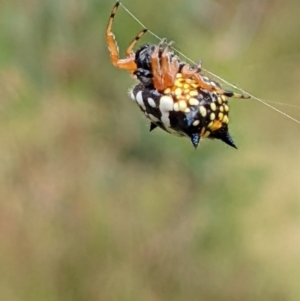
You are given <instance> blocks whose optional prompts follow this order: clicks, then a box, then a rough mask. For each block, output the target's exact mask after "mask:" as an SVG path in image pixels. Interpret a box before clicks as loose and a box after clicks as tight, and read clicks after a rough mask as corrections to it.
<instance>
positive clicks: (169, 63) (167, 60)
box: [161, 42, 179, 88]
mask: <svg viewBox="0 0 300 301" xmlns="http://www.w3.org/2000/svg"><path fill="white" fill-rule="evenodd" d="M172 44H173V42H170V43H168V45H167V47H166V48H165V49H164V51H163V52H162V55H161V69H162V81H163V85H164V88H167V87H172V86H173V85H174V82H175V78H176V74H177V72H178V67H179V64H178V60H177V59H176V58H175V57H173V58H171V57H170V54H169V51H170V48H169V47H170V46H171V45H172Z"/></svg>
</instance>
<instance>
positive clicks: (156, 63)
mask: <svg viewBox="0 0 300 301" xmlns="http://www.w3.org/2000/svg"><path fill="white" fill-rule="evenodd" d="M165 42H166V40H165V39H162V40H161V41H160V42H159V44H158V45H157V46H155V49H154V51H153V53H152V55H151V68H152V73H153V83H154V87H155V88H156V90H158V91H161V90H164V88H165V87H164V83H163V78H162V75H163V74H162V70H161V66H160V58H159V49H160V46H161V45H162V44H164V43H165Z"/></svg>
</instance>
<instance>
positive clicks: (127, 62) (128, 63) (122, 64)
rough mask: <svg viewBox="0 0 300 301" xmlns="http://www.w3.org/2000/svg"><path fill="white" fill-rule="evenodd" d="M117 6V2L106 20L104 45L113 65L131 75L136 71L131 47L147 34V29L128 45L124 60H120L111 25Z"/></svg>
mask: <svg viewBox="0 0 300 301" xmlns="http://www.w3.org/2000/svg"><path fill="white" fill-rule="evenodd" d="M119 5H120V2H117V3H116V4H115V6H114V7H113V9H112V12H111V14H110V18H109V20H108V24H107V28H106V43H107V46H108V50H109V54H110V59H111V62H112V63H113V65H114V66H115V67H117V68H120V69H127V70H129V71H130V73H133V72H134V71H135V70H136V63H135V62H134V60H135V54H134V52H133V47H134V46H135V44H136V43H137V41H138V40H139V39H140V38H141V37H142V36H143V35H144V34H145V33H146V32H147V29H143V30H142V31H141V32H140V33H139V34H138V35H137V36H136V37H135V38H134V40H133V41H132V42H131V43H130V45H129V46H128V48H127V50H126V58H124V59H120V58H119V47H118V45H117V42H116V38H115V35H114V34H113V33H112V24H113V20H114V17H115V14H116V12H117V9H118V7H119Z"/></svg>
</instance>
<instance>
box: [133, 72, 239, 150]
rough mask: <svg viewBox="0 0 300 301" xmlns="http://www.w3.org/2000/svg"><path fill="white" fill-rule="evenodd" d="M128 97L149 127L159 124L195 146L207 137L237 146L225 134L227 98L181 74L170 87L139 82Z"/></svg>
mask: <svg viewBox="0 0 300 301" xmlns="http://www.w3.org/2000/svg"><path fill="white" fill-rule="evenodd" d="M207 80H208V79H207ZM130 96H131V98H132V99H133V100H134V101H135V102H136V103H137V104H138V106H139V107H140V109H141V110H142V112H143V113H144V114H145V116H146V117H147V118H148V119H149V120H150V121H151V127H150V130H153V129H154V128H155V127H160V128H162V129H163V130H165V131H166V132H168V133H171V134H175V135H177V136H188V137H190V139H191V141H192V143H193V145H194V146H195V147H197V146H198V144H199V141H200V139H201V138H206V137H208V138H212V139H214V138H215V139H220V140H222V141H224V142H225V143H227V144H229V145H230V146H233V147H236V146H235V144H234V142H233V140H232V138H231V137H230V135H229V133H228V122H229V118H228V113H229V106H228V103H227V98H226V97H225V96H223V95H218V94H217V93H215V92H208V91H204V90H202V89H200V88H199V87H198V85H197V83H196V82H195V81H194V80H192V79H189V78H187V79H185V78H183V77H182V75H181V74H180V73H178V74H177V76H176V81H175V83H174V85H173V86H172V87H171V88H167V89H165V90H164V91H162V92H158V91H157V90H156V89H152V88H149V87H145V86H144V85H143V84H138V85H136V86H135V87H134V88H133V89H132V91H130Z"/></svg>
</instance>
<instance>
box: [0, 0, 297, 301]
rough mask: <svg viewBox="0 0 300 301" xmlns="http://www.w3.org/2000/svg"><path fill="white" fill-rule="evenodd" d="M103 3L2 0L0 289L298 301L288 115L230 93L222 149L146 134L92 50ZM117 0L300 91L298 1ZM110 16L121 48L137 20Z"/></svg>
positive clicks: (66, 299)
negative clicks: (230, 142)
mask: <svg viewBox="0 0 300 301" xmlns="http://www.w3.org/2000/svg"><path fill="white" fill-rule="evenodd" d="M113 4H114V2H113V1H109V0H86V1H75V0H63V1H62V0H26V1H24V0H22V1H21V0H19V1H17V0H15V1H8V0H7V1H2V4H1V10H0V21H1V26H0V95H1V97H0V124H1V127H0V266H1V272H0V296H1V298H0V299H1V300H7V301H27V300H28V301H32V300H43V301H48V300H49V301H59V300H63V301H71V300H72V301H76V300H78V301H79V300H89V301H92V300H109V301H123V300H130V301H134V300H137V301H140V300H143V301H159V300H164V301H167V300H172V301H177V300H178V301H179V300H184V301H186V300H197V301H199V300H205V301H210V300H211V301H227V300H228V301H235V300H243V301H252V300H255V301H260V300H261V301H275V300H280V301H284V300H289V301H298V300H299V299H300V288H299V279H300V269H299V265H300V234H299V233H300V185H299V182H300V181H299V180H300V172H299V163H300V158H299V147H300V140H299V137H300V126H299V125H298V124H296V123H293V122H291V121H290V120H288V119H286V118H284V117H282V116H280V115H278V114H276V113H275V112H274V111H272V110H270V109H269V108H267V107H265V106H263V105H261V104H259V103H258V102H256V101H254V100H252V101H241V100H232V101H231V107H232V111H231V132H232V135H233V136H234V138H235V140H236V143H237V145H238V146H239V150H238V151H236V150H234V149H231V148H229V147H226V146H225V145H223V144H222V143H220V142H218V141H216V142H213V141H205V142H203V143H201V146H200V148H199V149H198V150H197V151H195V150H194V149H193V147H192V145H191V143H190V142H189V141H188V139H180V138H176V137H172V136H171V135H167V134H166V133H163V132H162V131H160V130H157V131H154V132H153V133H151V134H150V133H149V132H148V122H147V121H146V120H145V118H144V117H143V116H142V115H141V113H140V112H139V110H138V108H137V107H135V106H134V104H133V103H132V102H131V101H130V100H129V98H128V96H127V89H128V88H129V87H130V86H131V85H133V84H134V80H132V79H131V78H130V77H129V76H128V74H127V73H126V72H125V71H120V70H117V69H115V68H114V67H113V66H112V65H111V63H110V61H109V58H108V51H107V48H106V45H105V38H104V30H105V26H106V23H107V18H108V16H109V14H110V10H111V8H112V6H113ZM124 4H125V5H126V6H127V7H128V8H129V9H130V10H131V11H132V12H133V13H134V14H135V15H136V16H137V17H138V18H140V19H141V20H142V21H143V22H144V23H145V24H146V25H147V26H149V28H150V29H151V30H152V31H154V32H155V33H157V34H158V35H159V36H162V37H167V38H168V39H170V40H174V41H175V42H176V47H177V48H178V49H180V50H181V51H183V52H184V53H185V54H186V55H188V56H189V57H190V58H192V59H194V60H198V59H199V58H201V59H202V60H203V64H204V67H205V68H206V69H208V70H211V71H213V72H215V73H216V74H218V75H220V76H222V77H224V78H226V79H227V80H229V81H231V82H233V83H238V84H239V85H241V86H242V87H243V88H244V89H246V90H247V91H250V92H251V93H253V94H255V95H257V96H259V97H261V98H263V99H269V100H272V101H277V102H283V103H288V104H294V105H298V106H299V105H300V101H299V99H300V85H299V78H300V68H299V62H300V40H299V27H300V19H299V11H300V3H299V1H298V0H288V1H279V0H278V1H267V0H256V1H248V0H231V1H219V0H202V1H198V0H173V1H160V0H136V1H134V0H124ZM158 8H159V9H158ZM115 21H116V22H115V24H114V31H115V33H116V35H117V39H118V41H119V45H120V49H121V53H124V49H125V48H126V46H127V45H128V43H129V42H130V41H131V39H132V38H133V37H134V36H135V34H136V33H137V32H138V31H139V30H140V26H139V25H138V24H137V23H136V22H135V21H134V20H133V19H132V18H131V17H130V16H129V15H128V14H127V13H126V12H125V11H124V10H123V9H122V8H120V11H119V12H118V15H117V18H116V20H115ZM143 41H152V42H157V41H156V40H155V39H154V38H153V37H151V35H147V37H145V39H143ZM281 108H282V109H283V110H284V111H286V112H288V113H291V114H293V115H294V116H295V117H296V118H300V111H299V110H298V111H297V109H296V108H289V107H281Z"/></svg>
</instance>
